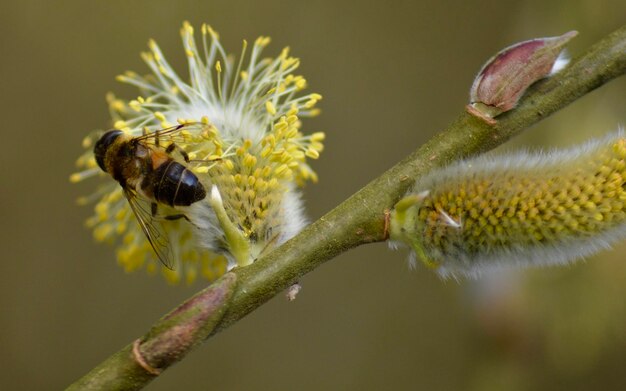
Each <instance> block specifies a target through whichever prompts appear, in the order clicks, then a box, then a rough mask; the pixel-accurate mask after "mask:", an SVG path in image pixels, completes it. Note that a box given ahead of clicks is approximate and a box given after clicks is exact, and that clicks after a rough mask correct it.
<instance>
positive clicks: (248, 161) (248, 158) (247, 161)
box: [243, 154, 257, 167]
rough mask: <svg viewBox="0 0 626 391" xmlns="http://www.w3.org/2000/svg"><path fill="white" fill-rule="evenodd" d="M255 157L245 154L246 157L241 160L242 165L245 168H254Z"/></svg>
mask: <svg viewBox="0 0 626 391" xmlns="http://www.w3.org/2000/svg"><path fill="white" fill-rule="evenodd" d="M256 161H257V159H256V157H255V156H252V155H250V154H247V155H246V157H245V158H244V159H243V164H244V165H245V166H246V167H254V166H255V165H256Z"/></svg>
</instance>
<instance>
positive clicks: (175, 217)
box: [150, 202, 191, 222]
mask: <svg viewBox="0 0 626 391" xmlns="http://www.w3.org/2000/svg"><path fill="white" fill-rule="evenodd" d="M150 209H151V210H150V211H151V212H152V217H156V214H157V212H158V209H159V205H158V204H157V203H156V202H153V203H152V204H150ZM163 218H164V219H165V220H171V221H173V220H179V219H185V220H187V221H189V222H191V220H189V217H187V216H185V215H184V214H182V213H179V214H175V215H169V216H163Z"/></svg>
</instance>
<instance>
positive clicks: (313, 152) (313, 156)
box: [305, 148, 320, 159]
mask: <svg viewBox="0 0 626 391" xmlns="http://www.w3.org/2000/svg"><path fill="white" fill-rule="evenodd" d="M305 154H306V155H307V156H308V157H310V158H311V159H317V158H319V157H320V153H319V152H318V151H316V150H315V149H313V148H308V149H307V150H306V152H305Z"/></svg>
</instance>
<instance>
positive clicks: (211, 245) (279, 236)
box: [187, 183, 308, 270]
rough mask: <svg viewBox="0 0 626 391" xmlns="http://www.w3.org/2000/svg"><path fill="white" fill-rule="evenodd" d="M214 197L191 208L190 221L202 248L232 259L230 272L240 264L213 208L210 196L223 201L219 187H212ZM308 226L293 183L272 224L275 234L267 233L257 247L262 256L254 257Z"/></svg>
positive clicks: (229, 263) (300, 198)
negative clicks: (230, 250)
mask: <svg viewBox="0 0 626 391" xmlns="http://www.w3.org/2000/svg"><path fill="white" fill-rule="evenodd" d="M211 192H212V194H211V195H207V198H205V199H204V200H202V201H199V202H196V203H194V204H192V205H191V206H189V208H188V216H187V217H188V218H189V220H190V221H191V223H192V225H193V226H194V229H195V233H196V238H197V242H198V245H199V246H200V247H202V248H206V249H208V250H210V251H212V252H214V253H217V254H221V255H224V256H225V257H226V259H227V260H228V266H227V269H228V270H230V269H232V268H234V267H235V266H237V262H236V260H235V258H234V257H233V256H232V254H231V253H230V252H229V251H228V248H227V245H226V236H225V234H224V230H223V228H222V226H221V225H220V223H219V221H218V219H217V216H216V214H215V211H214V210H213V207H212V206H211V204H210V203H209V197H211V196H212V195H213V193H217V197H219V198H220V199H221V196H220V194H219V190H217V187H215V186H213V187H212V191H211ZM307 223H308V220H307V218H306V217H305V214H304V206H303V202H302V197H301V195H300V192H299V191H298V190H297V189H296V188H295V185H294V184H293V183H288V184H287V190H286V191H285V192H284V193H283V197H282V199H281V202H280V205H279V206H278V213H277V216H275V221H274V223H273V225H272V230H271V232H266V233H265V236H264V237H263V238H260V239H259V240H260V242H259V243H256V244H255V247H256V248H258V249H259V253H256V254H254V253H253V254H252V255H253V256H254V257H257V256H260V255H261V254H262V253H263V252H265V251H266V250H269V249H270V248H273V247H276V246H279V245H281V244H283V243H284V242H286V241H287V240H289V239H291V238H292V237H293V236H295V235H296V234H298V233H299V232H300V231H301V230H302V228H304V226H305V225H306V224H307Z"/></svg>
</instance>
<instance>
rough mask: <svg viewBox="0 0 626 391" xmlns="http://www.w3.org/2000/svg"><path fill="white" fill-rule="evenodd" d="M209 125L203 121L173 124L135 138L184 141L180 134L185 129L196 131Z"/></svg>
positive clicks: (151, 140) (140, 139) (141, 139)
mask: <svg viewBox="0 0 626 391" xmlns="http://www.w3.org/2000/svg"><path fill="white" fill-rule="evenodd" d="M207 127H209V125H207V124H204V123H202V122H189V123H185V124H181V125H176V126H172V127H169V128H165V129H158V130H155V131H154V132H150V133H146V134H144V135H142V136H138V137H136V138H135V140H139V141H144V142H146V141H149V142H154V141H155V140H156V139H159V140H160V141H162V142H181V141H184V138H183V136H182V135H181V134H180V133H181V132H182V131H184V130H188V131H194V130H201V129H205V128H207Z"/></svg>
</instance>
